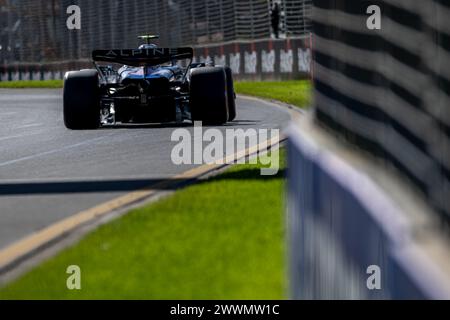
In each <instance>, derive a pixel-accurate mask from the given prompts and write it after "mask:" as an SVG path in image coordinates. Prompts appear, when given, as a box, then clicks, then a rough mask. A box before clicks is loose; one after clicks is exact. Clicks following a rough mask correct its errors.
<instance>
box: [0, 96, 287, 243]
mask: <svg viewBox="0 0 450 320" xmlns="http://www.w3.org/2000/svg"><path fill="white" fill-rule="evenodd" d="M237 105H238V118H237V119H236V121H234V122H233V123H232V124H229V125H228V126H226V127H221V130H224V128H233V127H235V128H243V129H248V128H256V129H257V128H270V129H271V128H283V127H284V126H285V125H286V124H287V123H288V121H289V114H288V113H287V112H285V111H283V110H282V109H280V108H277V107H275V106H273V105H272V104H270V103H262V102H259V101H255V100H252V99H245V98H239V99H238V102H237ZM0 123H1V124H0V249H2V248H4V247H6V246H8V245H10V244H12V243H14V242H15V241H18V240H20V239H22V238H23V237H25V236H27V235H29V234H32V233H33V232H36V231H39V230H41V229H42V228H44V227H47V226H49V225H51V224H53V223H55V222H57V221H59V220H61V219H64V218H67V217H68V216H70V215H73V214H75V213H78V212H80V211H82V210H86V209H89V208H91V207H93V206H95V205H98V204H100V203H102V202H105V201H108V200H111V199H113V198H115V197H117V196H120V195H123V194H126V193H128V192H131V191H134V190H136V189H139V188H142V187H145V186H148V185H151V184H154V183H156V182H158V181H161V180H163V179H165V178H168V177H173V176H174V175H176V174H179V173H182V172H184V171H186V170H189V169H191V168H193V167H194V166H192V165H181V166H177V165H174V164H173V163H172V161H171V157H170V156H171V152H172V148H173V146H175V145H176V144H177V143H176V142H171V141H170V138H171V134H172V132H173V130H175V129H176V128H177V127H178V126H175V125H139V126H136V125H129V126H118V127H114V128H102V129H100V130H93V131H70V130H67V129H66V128H65V127H64V124H63V121H62V91H61V90H40V89H27V90H1V89H0ZM186 129H189V130H190V131H192V130H193V128H192V126H191V125H186Z"/></svg>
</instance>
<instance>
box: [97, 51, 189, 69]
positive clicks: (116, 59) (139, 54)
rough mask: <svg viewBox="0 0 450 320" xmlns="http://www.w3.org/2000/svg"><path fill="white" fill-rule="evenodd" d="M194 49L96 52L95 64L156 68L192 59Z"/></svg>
mask: <svg viewBox="0 0 450 320" xmlns="http://www.w3.org/2000/svg"><path fill="white" fill-rule="evenodd" d="M193 57H194V50H193V49H192V48H187V47H186V48H149V49H118V50H94V51H93V52H92V59H93V60H94V62H97V61H102V62H112V63H120V64H124V65H127V66H133V67H144V66H155V65H159V64H163V63H166V62H170V61H172V60H183V59H192V58H193Z"/></svg>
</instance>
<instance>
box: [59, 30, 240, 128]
mask: <svg viewBox="0 0 450 320" xmlns="http://www.w3.org/2000/svg"><path fill="white" fill-rule="evenodd" d="M157 37H158V36H149V35H148V36H140V37H139V38H140V39H143V40H146V41H147V44H143V45H141V46H140V47H139V48H138V49H120V50H95V51H93V53H92V58H93V62H94V66H95V69H92V70H81V71H70V72H67V73H66V75H65V78H64V123H65V125H66V127H67V128H69V129H96V128H99V127H100V126H103V125H113V124H115V123H117V122H120V123H163V122H177V123H182V122H183V121H185V120H191V121H202V122H203V123H205V124H213V125H222V124H225V123H226V122H228V121H233V120H234V119H235V117H236V104H235V99H236V95H235V93H234V88H233V78H232V73H231V70H230V68H228V67H223V66H214V64H213V63H209V64H206V63H192V59H193V55H194V54H193V49H192V48H159V47H157V46H156V45H154V44H151V43H150V40H151V39H155V38H157ZM182 62H184V64H183V63H182Z"/></svg>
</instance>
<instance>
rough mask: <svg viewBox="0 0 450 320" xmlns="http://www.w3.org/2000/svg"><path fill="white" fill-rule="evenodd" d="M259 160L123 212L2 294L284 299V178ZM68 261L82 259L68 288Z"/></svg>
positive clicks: (2, 296) (75, 262)
mask: <svg viewBox="0 0 450 320" xmlns="http://www.w3.org/2000/svg"><path fill="white" fill-rule="evenodd" d="M282 158H284V157H283V155H282ZM259 168H260V166H259V165H239V166H235V167H233V168H231V169H229V170H228V171H227V172H225V173H223V174H221V175H220V176H218V177H216V178H213V179H211V180H208V181H206V182H202V183H200V184H197V185H193V186H190V187H187V188H186V189H183V190H180V191H178V192H176V193H175V194H174V195H172V196H170V197H169V198H166V199H163V200H161V201H158V202H156V203H154V204H151V205H148V206H146V207H143V208H141V209H137V210H133V211H131V212H130V213H129V214H127V215H126V216H124V217H122V218H120V219H118V220H116V221H114V222H112V223H109V224H107V225H105V226H102V227H100V228H99V229H98V230H96V231H94V232H93V233H91V234H89V235H88V236H87V237H85V238H84V239H83V240H82V241H81V242H80V243H78V244H76V245H75V246H73V247H71V248H69V249H67V250H65V251H63V252H62V253H60V254H59V255H57V256H56V257H54V258H52V259H51V260H49V261H47V262H45V263H43V264H42V265H40V266H39V267H37V268H36V269H35V270H33V271H31V272H30V273H28V274H26V275H25V276H23V277H22V278H21V279H19V280H18V281H16V282H14V283H12V284H10V285H8V286H7V287H5V288H3V289H0V299H283V298H284V293H285V281H284V277H285V262H284V242H285V239H284V219H283V205H282V199H283V183H284V182H283V181H284V179H283V176H282V174H279V175H278V176H274V177H262V176H261V175H260V170H259ZM69 265H78V266H80V267H81V272H82V290H80V291H69V290H67V289H66V279H67V277H68V275H66V273H65V271H66V268H67V267H68V266H69Z"/></svg>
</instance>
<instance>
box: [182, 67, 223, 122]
mask: <svg viewBox="0 0 450 320" xmlns="http://www.w3.org/2000/svg"><path fill="white" fill-rule="evenodd" d="M190 105H191V112H192V120H193V121H202V122H203V123H205V124H211V125H220V124H224V123H226V122H227V121H228V118H229V115H228V95H227V77H226V72H225V69H224V68H221V67H204V68H198V69H194V70H193V71H192V76H191V84H190Z"/></svg>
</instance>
